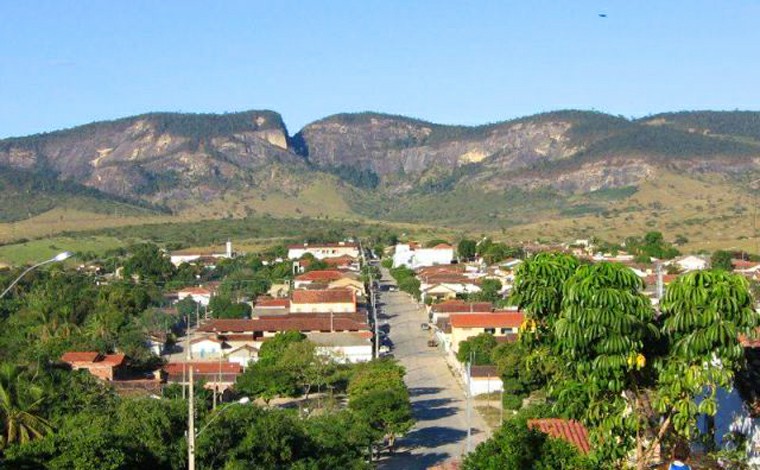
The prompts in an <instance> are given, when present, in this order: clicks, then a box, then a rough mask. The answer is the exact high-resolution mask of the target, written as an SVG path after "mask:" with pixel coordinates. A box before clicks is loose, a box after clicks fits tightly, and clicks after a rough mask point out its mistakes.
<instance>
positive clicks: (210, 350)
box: [190, 336, 229, 359]
mask: <svg viewBox="0 0 760 470" xmlns="http://www.w3.org/2000/svg"><path fill="white" fill-rule="evenodd" d="M225 348H229V345H227V344H225V343H224V341H222V340H220V339H218V338H216V337H214V336H204V337H202V338H196V339H194V340H192V341H190V351H191V352H192V354H193V357H196V358H201V359H207V358H211V357H219V356H221V355H222V351H223V349H225Z"/></svg>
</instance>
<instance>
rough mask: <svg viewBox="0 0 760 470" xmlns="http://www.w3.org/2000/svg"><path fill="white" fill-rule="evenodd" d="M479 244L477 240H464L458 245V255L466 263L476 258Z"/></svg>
mask: <svg viewBox="0 0 760 470" xmlns="http://www.w3.org/2000/svg"><path fill="white" fill-rule="evenodd" d="M476 250H477V243H476V242H475V240H469V239H467V238H463V239H462V240H461V241H460V242H459V244H458V245H457V254H458V255H459V257H460V258H461V259H462V260H464V261H470V260H472V259H473V258H475V254H476Z"/></svg>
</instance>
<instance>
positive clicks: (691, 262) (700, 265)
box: [673, 255, 710, 272]
mask: <svg viewBox="0 0 760 470" xmlns="http://www.w3.org/2000/svg"><path fill="white" fill-rule="evenodd" d="M673 263H675V264H676V266H678V269H680V270H681V271H685V272H689V271H699V270H701V269H707V267H708V265H709V264H710V263H708V261H707V259H705V258H703V257H701V256H694V255H690V256H684V257H681V258H677V259H675V260H674V261H673Z"/></svg>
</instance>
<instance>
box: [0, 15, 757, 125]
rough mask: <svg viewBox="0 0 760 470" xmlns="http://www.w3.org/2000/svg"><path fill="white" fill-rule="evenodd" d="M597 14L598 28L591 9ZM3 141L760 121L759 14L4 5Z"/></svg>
mask: <svg viewBox="0 0 760 470" xmlns="http://www.w3.org/2000/svg"><path fill="white" fill-rule="evenodd" d="M600 12H601V13H606V14H607V15H608V16H607V18H600V17H599V16H598V13H600ZM0 17H1V18H2V19H3V26H2V28H0V137H7V136H12V135H25V134H30V133H36V132H43V131H50V130H54V129H60V128H64V127H71V126H75V125H78V124H84V123H87V122H92V121H96V120H102V119H112V118H118V117H124V116H129V115H133V114H139V113H144V112H148V111H185V112H227V111H241V110H247V109H272V110H275V111H278V112H280V113H281V114H282V115H283V118H284V119H285V122H286V124H287V125H288V128H289V130H290V132H291V133H295V132H296V131H298V130H299V129H300V128H301V127H302V126H303V125H305V124H307V123H308V122H310V121H313V120H316V119H319V118H322V117H324V116H327V115H329V114H333V113H338V112H353V111H364V110H373V111H381V112H389V113H394V114H404V115H409V116H414V117H419V118H423V119H427V120H431V121H434V122H443V123H458V124H481V123H486V122H493V121H500V120H504V119H509V118H513V117H517V116H523V115H528V114H534V113H537V112H542V111H550V110H555V109H564V108H580V109H596V110H599V111H605V112H609V113H612V114H622V115H625V116H643V115H647V114H651V113H656V112H661V111H671V110H686V109H753V110H757V109H760V62H759V61H758V60H757V59H758V57H760V28H759V27H758V24H760V23H759V21H760V20H759V19H760V2H757V1H742V0H732V1H709V2H708V1H698V0H692V1H674V0H668V1H655V0H651V1H623V0H621V1H579V0H573V1H560V0H557V1H537V0H525V1H520V2H516V1H506V0H502V1H493V2H488V1H482V2H481V1H473V2H462V1H451V2H446V1H422V0H419V1H413V0H406V1H401V0H398V1H397V0H381V1H371V0H370V1H360V0H355V1H329V0H323V1H307V0H302V1H293V2H290V1H279V0H277V1H271V0H270V1H267V2H259V1H239V2H238V1H223V0H219V1H192V0H182V1H168V0H167V1H160V2H159V1H136V0H129V1H88V0H77V1H73V0H72V1H60V0H50V1H34V0H25V1H15V0H0Z"/></svg>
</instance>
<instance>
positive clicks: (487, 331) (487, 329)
mask: <svg viewBox="0 0 760 470" xmlns="http://www.w3.org/2000/svg"><path fill="white" fill-rule="evenodd" d="M484 331H485V332H486V333H488V334H491V335H492V334H495V333H496V328H486V329H485V330H484Z"/></svg>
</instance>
